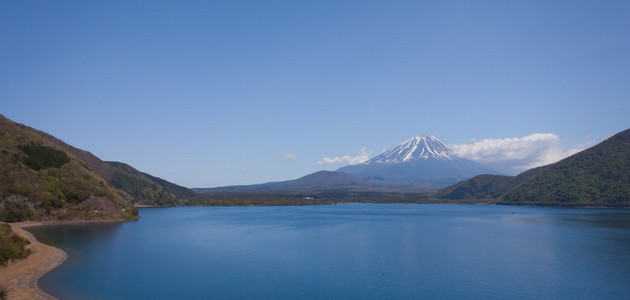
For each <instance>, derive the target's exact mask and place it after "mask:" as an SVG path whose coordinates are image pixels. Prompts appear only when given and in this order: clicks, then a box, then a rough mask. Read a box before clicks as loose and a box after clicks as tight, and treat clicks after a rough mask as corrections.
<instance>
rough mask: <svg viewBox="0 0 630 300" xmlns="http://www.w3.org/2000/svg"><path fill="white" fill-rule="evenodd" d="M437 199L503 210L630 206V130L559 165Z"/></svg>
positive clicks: (484, 179)
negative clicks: (488, 204)
mask: <svg viewBox="0 0 630 300" xmlns="http://www.w3.org/2000/svg"><path fill="white" fill-rule="evenodd" d="M434 196H435V197H438V198H441V199H486V200H493V201H494V202H497V203H501V204H521V205H522V204H526V205H582V206H630V129H628V130H625V131H622V132H619V133H617V134H616V135H614V136H612V137H611V138H609V139H606V140H605V141H603V142H601V143H599V144H597V145H595V146H593V147H591V148H589V149H586V150H584V151H581V152H579V153H576V154H574V155H572V156H569V157H567V158H565V159H563V160H561V161H559V162H557V163H554V164H550V165H546V166H542V167H538V168H534V169H530V170H527V171H525V172H523V173H521V174H519V175H517V176H486V175H482V176H476V177H473V178H471V179H468V180H464V181H462V182H459V183H457V184H455V185H452V186H449V187H446V188H444V189H442V190H440V191H438V192H437V193H436V194H435V195H434Z"/></svg>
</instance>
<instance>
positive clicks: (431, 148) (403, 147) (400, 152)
mask: <svg viewBox="0 0 630 300" xmlns="http://www.w3.org/2000/svg"><path fill="white" fill-rule="evenodd" d="M416 159H439V160H452V159H453V158H452V157H451V154H450V151H449V149H448V147H447V146H446V144H444V143H442V141H440V140H438V139H437V138H436V137H434V136H432V135H430V136H426V135H417V136H414V137H412V138H410V139H408V140H406V141H404V142H402V143H400V144H398V145H397V146H396V147H394V148H392V149H389V150H387V151H385V152H383V153H382V154H380V155H378V156H376V157H374V158H372V159H370V160H368V161H367V162H365V163H366V164H397V163H403V162H406V161H410V160H416Z"/></svg>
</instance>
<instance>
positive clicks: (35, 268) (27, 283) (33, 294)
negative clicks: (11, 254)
mask: <svg viewBox="0 0 630 300" xmlns="http://www.w3.org/2000/svg"><path fill="white" fill-rule="evenodd" d="M103 222H124V220H122V219H113V220H72V221H43V222H16V223H7V224H9V225H10V226H11V229H12V230H13V232H14V233H15V234H17V235H19V236H21V237H23V238H25V239H27V240H28V241H29V242H31V244H30V245H28V246H27V248H29V249H31V251H32V253H31V255H29V256H28V257H27V258H25V259H20V260H16V261H9V262H8V263H7V265H6V267H0V283H1V284H2V285H4V287H5V288H6V290H7V299H9V300H11V299H46V300H49V299H50V300H52V299H58V298H56V297H54V296H52V295H50V294H48V293H46V292H44V291H43V290H42V289H41V288H40V287H39V284H38V281H39V278H41V277H42V276H44V274H46V273H48V272H49V271H51V270H52V269H54V268H56V267H58V266H59V265H61V264H62V263H63V262H64V261H66V259H67V258H68V255H67V254H66V252H65V251H63V250H61V249H59V248H56V247H53V246H49V245H46V244H44V243H42V242H40V241H38V240H37V239H36V238H35V236H33V234H32V233H30V232H29V231H27V230H26V229H24V228H25V227H31V226H46V225H59V224H85V223H103Z"/></svg>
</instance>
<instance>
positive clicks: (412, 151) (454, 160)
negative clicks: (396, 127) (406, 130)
mask: <svg viewBox="0 0 630 300" xmlns="http://www.w3.org/2000/svg"><path fill="white" fill-rule="evenodd" d="M337 171H339V172H344V173H348V174H351V175H353V176H356V177H357V178H359V179H361V180H363V181H364V182H367V183H369V184H372V185H382V186H385V185H389V186H394V185H398V186H400V185H401V184H407V185H418V184H424V185H427V184H432V185H435V186H444V185H448V184H452V183H455V182H458V181H460V180H464V179H468V178H471V177H473V176H475V175H479V174H493V173H496V172H495V171H493V170H491V169H489V168H487V167H485V166H482V165H480V164H478V163H476V162H474V161H471V160H467V159H463V158H460V157H456V156H455V155H453V154H452V153H451V152H450V150H449V148H448V146H446V144H444V143H443V142H442V141H440V140H438V139H437V138H436V137H434V136H415V137H412V138H411V139H408V140H406V141H404V142H402V143H400V144H398V145H396V146H395V147H393V148H391V149H389V150H387V151H385V152H384V153H381V154H380V155H378V156H376V157H374V158H372V159H370V160H368V161H366V162H364V163H361V164H356V165H348V166H345V167H341V168H339V169H338V170H337Z"/></svg>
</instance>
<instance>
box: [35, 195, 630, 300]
mask: <svg viewBox="0 0 630 300" xmlns="http://www.w3.org/2000/svg"><path fill="white" fill-rule="evenodd" d="M513 212H514V213H513ZM140 215H141V217H142V218H141V219H140V220H137V221H133V222H126V223H114V224H111V223H110V224H82V225H55V226H40V227H31V228H28V230H29V231H31V232H32V233H33V234H34V235H35V236H36V237H37V238H38V239H39V240H40V241H42V242H45V243H47V244H50V245H53V246H56V247H60V248H62V249H64V250H65V251H66V252H67V253H68V255H69V259H68V260H67V261H66V262H65V263H64V264H62V265H61V266H60V267H58V268H56V269H54V270H53V271H51V272H50V273H48V274H46V275H45V276H44V277H42V278H41V279H40V281H39V283H40V286H41V287H42V289H43V290H45V291H46V292H48V293H50V294H52V295H55V296H57V297H60V298H62V299H513V298H518V299H628V298H630V210H628V209H578V208H543V207H513V206H493V205H413V204H412V205H405V204H391V205H385V204H343V205H322V206H291V207H176V208H141V209H140Z"/></svg>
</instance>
